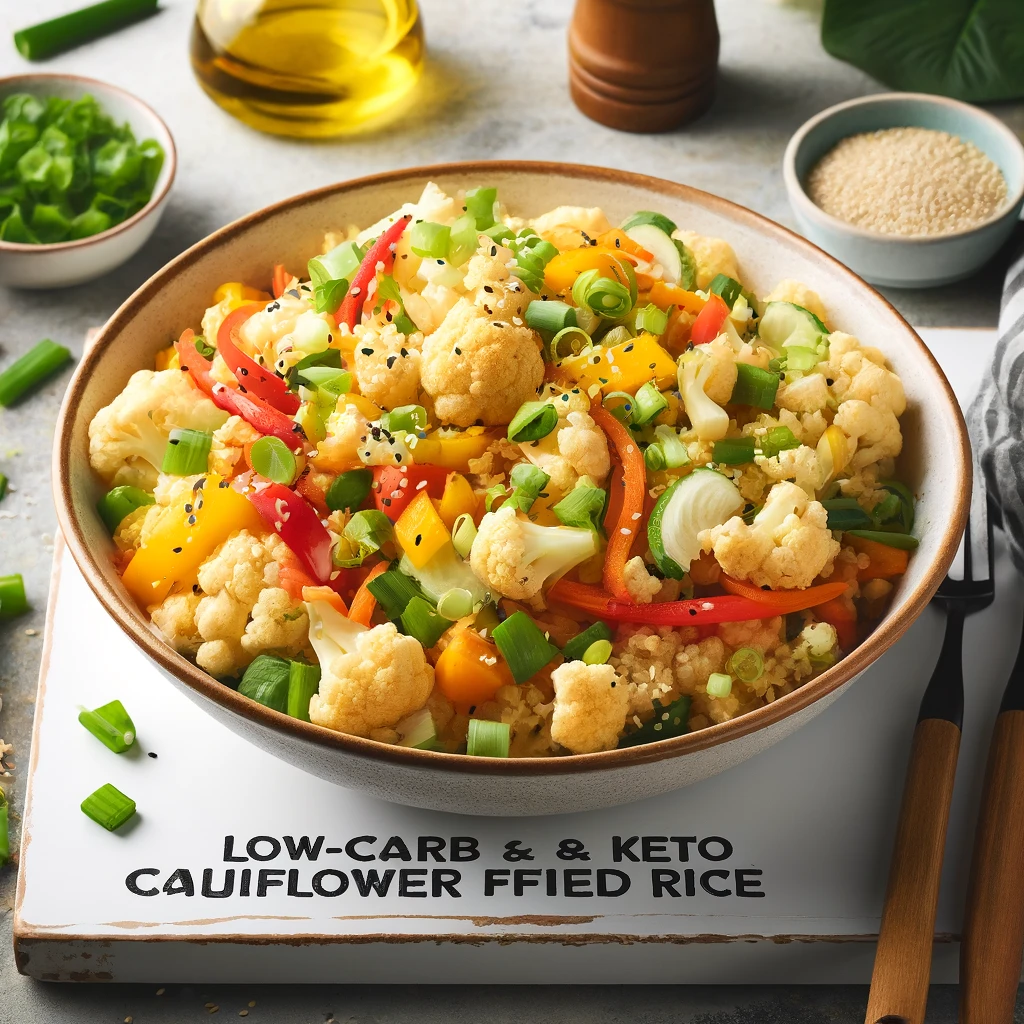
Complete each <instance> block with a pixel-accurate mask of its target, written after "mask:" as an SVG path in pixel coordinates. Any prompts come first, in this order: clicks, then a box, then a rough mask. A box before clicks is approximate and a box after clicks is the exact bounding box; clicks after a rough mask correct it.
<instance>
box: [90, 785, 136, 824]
mask: <svg viewBox="0 0 1024 1024" xmlns="http://www.w3.org/2000/svg"><path fill="white" fill-rule="evenodd" d="M82 810H83V811H84V812H85V814H86V816H87V817H89V818H92V820H93V821H95V822H96V824H97V825H102V826H103V827H104V828H105V829H106V830H107V831H108V832H113V831H114V830H115V829H119V828H120V827H121V826H122V825H123V824H124V823H125V822H126V821H127V820H128V819H129V818H131V817H132V816H133V815H134V814H135V801H134V800H133V799H132V798H131V797H130V796H125V795H124V793H122V792H121V791H120V790H119V789H116V788H115V787H114V786H112V785H111V784H110V783H109V782H108V783H106V784H105V785H102V786H100V788H99V789H97V790H96V792H95V793H90V794H89V796H87V797H86V798H85V799H84V800H83V801H82Z"/></svg>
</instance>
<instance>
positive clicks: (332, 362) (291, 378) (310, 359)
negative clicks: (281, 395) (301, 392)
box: [288, 348, 341, 391]
mask: <svg viewBox="0 0 1024 1024" xmlns="http://www.w3.org/2000/svg"><path fill="white" fill-rule="evenodd" d="M311 366H329V367H331V368H332V369H335V370H340V369H341V352H339V351H338V349H336V348H325V349H324V350H323V351H322V352H311V353H310V354H309V355H308V356H303V357H302V358H301V359H300V360H299V361H298V362H297V363H296V364H295V365H294V366H293V367H292V368H291V369H290V370H289V371H288V387H289V388H291V389H292V390H293V391H294V390H295V389H296V388H298V386H299V385H300V384H301V383H302V382H303V381H304V380H305V373H304V371H305V370H307V369H309V368H310V367H311ZM307 383H312V381H307Z"/></svg>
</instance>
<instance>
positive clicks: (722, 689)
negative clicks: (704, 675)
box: [708, 672, 732, 700]
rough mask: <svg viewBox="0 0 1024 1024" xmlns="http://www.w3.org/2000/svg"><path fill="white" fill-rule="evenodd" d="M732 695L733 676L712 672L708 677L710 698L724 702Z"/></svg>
mask: <svg viewBox="0 0 1024 1024" xmlns="http://www.w3.org/2000/svg"><path fill="white" fill-rule="evenodd" d="M731 693H732V676H730V675H726V674H725V673H724V672H712V673H711V675H710V676H708V696H709V697H717V698H718V699H719V700H723V699H724V698H726V697H728V696H729V694H731Z"/></svg>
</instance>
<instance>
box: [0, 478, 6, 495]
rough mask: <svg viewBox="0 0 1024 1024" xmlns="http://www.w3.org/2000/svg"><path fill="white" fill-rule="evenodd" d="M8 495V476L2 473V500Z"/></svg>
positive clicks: (0, 488)
mask: <svg viewBox="0 0 1024 1024" xmlns="http://www.w3.org/2000/svg"><path fill="white" fill-rule="evenodd" d="M5 497H7V477H6V476H4V474H3V473H0V501H3V500H4V498H5Z"/></svg>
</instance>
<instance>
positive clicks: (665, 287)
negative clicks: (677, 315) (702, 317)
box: [650, 281, 704, 314]
mask: <svg viewBox="0 0 1024 1024" xmlns="http://www.w3.org/2000/svg"><path fill="white" fill-rule="evenodd" d="M650 300H651V302H653V303H654V304H655V305H656V306H657V307H658V309H664V310H667V309H668V308H669V307H670V306H679V308H680V309H685V310H686V312H687V313H694V314H696V313H699V312H700V311H701V310H702V309H703V308H704V300H703V299H702V298H701V297H700V296H699V295H698V294H697V293H696V292H688V291H687V290H686V289H685V288H680V287H679V285H677V284H667V283H666V282H665V281H656V282H655V283H654V284H652V285H651V294H650Z"/></svg>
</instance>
